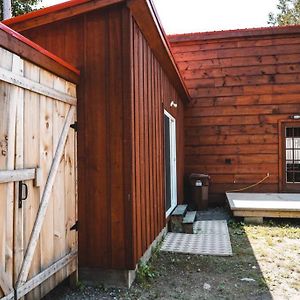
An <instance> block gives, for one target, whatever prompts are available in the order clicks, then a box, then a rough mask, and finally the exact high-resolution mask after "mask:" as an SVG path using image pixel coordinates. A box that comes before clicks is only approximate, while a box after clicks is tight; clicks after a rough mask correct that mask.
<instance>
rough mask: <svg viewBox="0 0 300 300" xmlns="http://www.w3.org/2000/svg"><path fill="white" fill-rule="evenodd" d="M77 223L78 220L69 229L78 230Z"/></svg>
mask: <svg viewBox="0 0 300 300" xmlns="http://www.w3.org/2000/svg"><path fill="white" fill-rule="evenodd" d="M78 227H79V223H78V220H77V221H76V222H75V224H74V225H73V226H72V227H71V228H70V230H76V231H78Z"/></svg>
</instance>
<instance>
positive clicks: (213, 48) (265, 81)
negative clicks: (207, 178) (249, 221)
mask: <svg viewBox="0 0 300 300" xmlns="http://www.w3.org/2000/svg"><path fill="white" fill-rule="evenodd" d="M263 31H264V30H263V29H261V30H254V31H251V30H245V31H238V32H236V31H234V32H222V33H215V34H207V35H206V34H190V35H188V34H187V35H183V36H180V35H179V36H172V37H170V38H171V41H172V42H171V48H172V51H173V54H174V56H175V59H176V61H177V63H178V66H179V69H180V71H181V74H182V76H183V78H184V80H185V83H186V85H187V87H188V90H189V92H190V94H191V96H192V100H191V102H190V104H189V105H188V107H187V109H186V110H185V137H186V139H185V153H186V157H185V161H186V164H185V173H186V174H188V173H190V172H196V173H197V172H199V173H208V174H209V175H211V178H212V179H211V180H212V181H211V186H210V202H211V204H217V203H219V204H220V203H222V201H224V198H225V197H224V192H225V191H226V190H229V189H238V188H243V187H246V186H248V185H251V184H253V183H256V182H258V181H260V180H261V179H263V178H264V177H265V175H266V173H270V175H271V176H270V177H269V178H268V179H267V180H266V181H265V182H264V183H263V184H261V185H260V186H258V187H255V188H253V189H250V190H249V191H250V192H251V191H252V192H253V191H255V190H256V191H262V192H264V191H265V192H266V191H268V192H277V191H278V190H279V184H280V182H281V173H280V172H279V170H280V166H279V163H280V160H279V156H280V151H279V150H280V147H279V130H278V128H279V126H278V124H279V123H280V122H282V121H284V120H288V119H289V116H290V115H294V114H298V112H299V109H300V106H299V97H300V89H299V82H300V68H299V55H298V50H297V49H299V47H300V34H299V29H297V28H296V31H295V32H288V31H287V32H281V29H279V30H278V32H277V31H276V33H275V31H273V30H266V31H264V34H263V35H262V34H261V33H262V32H263ZM249 32H251V33H252V34H253V35H252V36H251V35H250V34H249ZM280 32H281V33H280ZM187 197H189V194H188V193H187Z"/></svg>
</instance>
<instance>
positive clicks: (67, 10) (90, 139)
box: [6, 0, 189, 285]
mask: <svg viewBox="0 0 300 300" xmlns="http://www.w3.org/2000/svg"><path fill="white" fill-rule="evenodd" d="M6 24H8V25H9V26H11V27H12V28H13V29H15V30H17V31H18V32H21V33H22V34H23V35H25V36H26V37H28V38H30V39H31V40H33V41H35V42H36V43H38V44H40V45H42V46H43V47H45V48H46V49H48V50H49V51H52V52H53V53H55V54H56V55H58V56H60V57H62V58H63V59H65V60H67V61H68V62H70V63H72V64H74V65H75V66H76V67H77V68H79V69H80V71H81V78H80V84H79V90H78V100H79V101H78V166H79V174H78V179H79V265H80V267H81V271H82V273H81V274H82V275H83V276H84V277H85V278H94V279H95V278H96V280H98V281H99V282H100V281H101V278H102V277H103V278H104V279H106V281H107V282H108V283H109V281H111V283H113V284H114V285H117V284H118V283H119V284H122V283H123V284H124V283H125V284H126V285H130V283H131V282H132V280H133V278H134V272H132V271H134V270H135V269H136V266H137V263H138V262H139V260H140V259H141V258H142V257H143V256H144V257H145V255H146V256H147V253H148V254H149V249H150V248H151V245H153V242H154V241H155V240H156V238H157V237H158V236H159V235H160V234H161V233H163V232H164V230H165V226H166V218H167V216H168V214H169V213H170V212H171V211H172V209H173V208H174V207H175V206H176V204H177V203H180V202H182V201H183V173H184V147H183V145H184V132H183V110H184V105H185V104H186V103H187V102H188V101H189V98H188V94H187V90H186V88H185V86H184V83H183V81H182V79H181V77H180V74H179V71H178V69H177V67H176V64H175V63H174V60H173V57H172V55H171V54H170V50H169V46H168V42H167V40H166V37H165V34H164V31H163V29H162V27H161V25H160V22H159V19H158V17H157V14H156V12H155V9H154V7H153V5H152V2H151V1H149V0H142V1H141V0H130V1H125V0H94V1H86V0H79V1H78V0H76V1H69V2H66V3H63V4H59V5H56V6H53V7H50V8H46V9H43V10H40V11H37V12H34V13H30V14H27V15H25V16H21V17H17V18H14V19H11V20H8V21H6ZM164 146H165V147H164ZM147 250H148V252H147ZM103 270H104V272H103Z"/></svg>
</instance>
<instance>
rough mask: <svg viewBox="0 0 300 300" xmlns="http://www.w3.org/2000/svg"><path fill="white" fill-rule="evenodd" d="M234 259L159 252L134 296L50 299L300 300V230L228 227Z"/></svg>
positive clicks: (83, 294)
mask: <svg viewBox="0 0 300 300" xmlns="http://www.w3.org/2000/svg"><path fill="white" fill-rule="evenodd" d="M229 225H230V226H229V227H230V230H229V231H230V238H231V242H232V247H233V253H234V255H233V256H232V257H216V256H201V255H183V254H172V253H164V252H159V251H157V252H156V253H155V254H154V255H153V258H152V259H151V261H150V263H149V264H147V265H143V266H141V267H140V271H139V276H138V279H137V281H136V282H135V283H134V284H133V286H132V288H131V289H130V290H127V289H105V288H103V287H101V286H99V287H90V286H85V285H83V284H81V283H79V286H78V288H77V289H76V290H70V289H69V288H68V287H67V286H63V285H62V286H60V287H58V288H57V289H56V290H55V291H54V292H53V293H52V294H51V295H49V298H51V299H141V300H142V299H182V300H184V299H187V300H191V299H241V298H242V299H300V283H299V282H300V280H299V279H300V266H299V261H300V246H299V245H300V226H299V225H297V224H288V223H287V222H281V223H275V222H268V223H267V224H264V225H263V226H250V225H244V224H242V223H235V222H232V221H230V222H229Z"/></svg>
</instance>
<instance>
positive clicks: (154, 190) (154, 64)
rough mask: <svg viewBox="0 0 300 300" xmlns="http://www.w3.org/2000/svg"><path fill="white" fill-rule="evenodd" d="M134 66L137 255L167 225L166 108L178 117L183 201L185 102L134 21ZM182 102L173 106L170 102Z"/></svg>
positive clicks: (178, 168) (179, 160)
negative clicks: (164, 154) (165, 188)
mask: <svg viewBox="0 0 300 300" xmlns="http://www.w3.org/2000/svg"><path fill="white" fill-rule="evenodd" d="M133 49H134V54H133V66H134V85H133V86H134V95H135V98H134V107H135V109H134V122H135V125H134V138H135V142H134V157H135V160H134V164H135V178H134V186H135V193H134V196H135V198H134V202H135V203H136V204H137V205H136V207H135V214H136V224H135V227H134V228H133V231H134V232H133V238H134V239H135V240H136V245H137V248H136V249H135V255H136V257H138V258H139V257H141V255H142V254H143V253H144V252H145V251H146V250H147V248H148V247H149V245H150V243H151V242H152V241H153V240H154V239H155V237H156V236H157V235H158V234H159V232H160V231H161V230H162V228H163V226H165V224H166V220H165V203H164V201H165V200H164V199H165V195H164V189H163V182H164V168H163V165H164V164H163V154H162V153H163V144H164V141H163V139H164V138H163V130H162V129H163V114H164V112H163V110H164V109H166V110H167V111H169V112H170V113H171V114H172V115H173V116H174V117H175V118H176V122H177V123H176V126H177V160H178V162H179V163H178V166H177V173H178V186H179V188H178V202H182V201H183V161H184V154H183V142H182V141H183V104H182V101H181V99H180V97H179V96H178V94H177V92H176V90H175V88H174V86H173V85H172V84H171V82H170V81H169V79H168V77H167V76H166V73H165V72H164V70H163V69H162V67H161V65H160V63H159V62H158V60H157V59H156V57H155V56H154V54H153V52H152V51H151V49H150V47H149V45H148V43H147V41H146V39H145V37H144V35H143V33H142V31H141V30H140V28H139V27H138V25H137V23H135V22H134V21H133ZM171 101H175V102H176V103H177V104H178V107H177V109H174V108H170V102H171Z"/></svg>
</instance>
